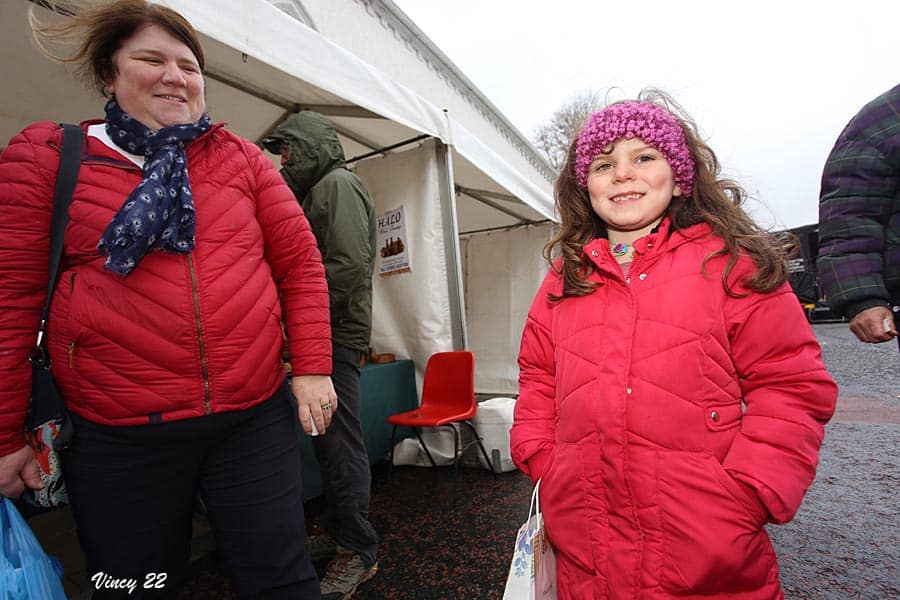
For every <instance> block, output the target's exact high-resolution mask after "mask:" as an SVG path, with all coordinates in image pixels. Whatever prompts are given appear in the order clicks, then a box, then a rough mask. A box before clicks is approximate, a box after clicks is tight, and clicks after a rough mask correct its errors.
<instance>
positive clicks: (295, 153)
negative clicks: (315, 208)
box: [269, 111, 344, 202]
mask: <svg viewBox="0 0 900 600" xmlns="http://www.w3.org/2000/svg"><path fill="white" fill-rule="evenodd" d="M269 137H272V138H277V139H280V140H283V141H285V142H286V143H287V144H288V145H289V146H290V148H291V159H290V161H288V163H287V164H286V165H284V167H282V169H281V174H282V175H283V176H284V179H285V181H287V184H288V185H289V186H290V188H291V189H292V190H293V191H294V194H296V196H297V200H299V201H300V202H303V199H304V198H306V195H307V194H308V193H309V190H310V188H312V187H313V186H314V185H316V184H317V183H318V182H319V180H321V179H322V177H324V176H325V174H326V173H328V172H329V171H332V170H334V169H337V168H339V167H343V166H344V150H343V148H341V142H340V141H339V140H338V136H337V131H335V129H334V126H333V125H332V124H331V122H330V121H329V120H328V119H326V118H325V117H324V116H322V115H320V114H319V113H316V112H311V111H303V112H299V113H297V114H294V115H291V116H290V117H288V118H287V119H285V120H284V122H283V123H281V125H279V126H278V127H277V128H276V129H275V131H273V132H272V133H271V135H270V136H269Z"/></svg>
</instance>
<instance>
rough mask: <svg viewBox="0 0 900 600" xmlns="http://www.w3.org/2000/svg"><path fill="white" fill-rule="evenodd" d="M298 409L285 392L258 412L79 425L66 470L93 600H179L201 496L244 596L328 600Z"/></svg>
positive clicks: (234, 583) (219, 548)
mask: <svg viewBox="0 0 900 600" xmlns="http://www.w3.org/2000/svg"><path fill="white" fill-rule="evenodd" d="M293 404H294V401H293V397H292V396H291V394H290V391H289V389H288V387H287V385H284V386H282V388H280V389H279V390H278V392H277V393H276V394H275V395H274V396H273V397H272V398H270V399H268V400H266V401H265V402H263V403H261V404H259V405H257V406H255V407H253V408H250V409H247V410H243V411H235V412H229V413H221V414H216V415H210V416H206V417H200V418H196V419H186V420H183V421H176V422H172V423H165V424H161V425H139V426H129V427H109V426H104V425H98V424H96V423H91V422H89V421H85V420H84V419H81V418H79V417H77V416H75V415H73V420H74V425H75V435H74V439H73V441H72V443H71V445H70V447H69V449H68V450H66V451H65V453H64V454H63V461H64V462H63V464H64V472H65V475H66V484H67V486H68V490H69V497H70V500H71V505H72V513H73V515H74V518H75V523H76V526H77V529H78V539H79V542H80V543H81V547H82V549H83V551H84V554H85V558H86V560H87V574H88V578H89V582H88V583H89V586H90V587H91V588H92V589H95V590H96V591H95V593H94V598H177V597H179V594H180V589H179V588H180V587H181V584H182V583H183V580H184V577H185V571H186V566H187V561H188V556H189V553H190V545H191V524H192V518H193V513H194V506H195V499H196V495H197V493H198V491H199V493H200V494H201V495H202V498H203V500H204V502H205V504H206V508H207V511H208V513H209V518H210V523H211V525H212V529H213V533H214V535H215V539H216V548H217V553H218V556H219V558H220V560H221V561H222V562H223V564H224V565H225V567H226V568H227V570H228V572H229V574H230V576H231V581H232V587H233V588H234V591H235V592H236V593H237V595H238V597H239V598H259V599H262V598H267V599H268V598H273V599H275V598H292V599H298V598H302V599H318V598H320V593H319V583H318V579H317V578H316V573H315V570H314V569H313V566H312V563H311V561H310V558H309V555H308V553H307V552H306V545H305V540H306V526H305V521H304V514H303V502H302V495H301V489H300V455H299V448H298V445H299V444H298V437H297V436H298V435H299V433H298V429H299V425H298V423H297V419H296V416H295V412H296V409H295V408H294V406H293ZM131 581H133V582H134V586H135V587H134V590H133V592H131V593H129V590H128V589H122V588H115V587H113V585H120V586H121V585H128V584H130V583H131Z"/></svg>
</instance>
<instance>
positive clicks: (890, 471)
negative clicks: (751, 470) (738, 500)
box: [768, 323, 900, 600]
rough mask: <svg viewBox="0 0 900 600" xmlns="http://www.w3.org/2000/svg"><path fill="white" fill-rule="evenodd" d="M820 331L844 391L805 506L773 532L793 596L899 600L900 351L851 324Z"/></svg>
mask: <svg viewBox="0 0 900 600" xmlns="http://www.w3.org/2000/svg"><path fill="white" fill-rule="evenodd" d="M814 328H815V331H816V336H817V337H818V339H819V342H820V344H821V345H822V355H823V356H824V358H825V362H826V365H827V366H828V369H829V371H830V372H831V374H832V376H833V377H834V378H835V380H836V381H837V382H838V385H839V386H840V393H839V396H838V407H837V411H836V413H835V416H834V418H833V419H832V421H831V422H830V423H829V424H828V425H827V426H826V433H825V442H824V444H823V446H822V452H821V456H820V460H819V469H818V473H817V476H816V480H815V481H814V482H813V485H812V486H811V487H810V489H809V492H808V493H807V496H806V498H805V499H804V502H803V505H802V506H801V507H800V510H799V512H798V513H797V516H796V517H795V518H794V520H793V521H792V522H791V523H788V524H787V525H772V526H769V528H768V531H769V534H770V535H771V537H772V541H773V543H774V544H775V550H776V552H777V554H778V560H779V563H780V565H781V583H782V586H783V587H784V592H785V596H786V597H787V598H789V599H794V598H797V599H806V598H810V599H820V598H821V599H829V600H830V599H835V600H839V599H841V600H843V599H857V598H860V599H873V600H881V599H895V598H900V485H898V484H900V470H898V468H897V467H898V462H900V459H898V453H897V451H898V449H900V352H898V347H897V344H896V342H888V343H884V344H877V345H870V344H863V343H861V342H859V341H857V340H856V338H855V337H853V334H851V333H850V332H849V330H848V328H847V324H846V323H834V324H820V325H816V326H815V327H814Z"/></svg>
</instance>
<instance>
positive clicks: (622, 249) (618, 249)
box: [611, 242, 631, 256]
mask: <svg viewBox="0 0 900 600" xmlns="http://www.w3.org/2000/svg"><path fill="white" fill-rule="evenodd" d="M630 248H631V246H629V245H628V244H625V243H623V242H619V243H618V244H616V245H615V246H613V247H612V248H611V252H612V254H613V256H625V255H626V254H628V250H629V249H630Z"/></svg>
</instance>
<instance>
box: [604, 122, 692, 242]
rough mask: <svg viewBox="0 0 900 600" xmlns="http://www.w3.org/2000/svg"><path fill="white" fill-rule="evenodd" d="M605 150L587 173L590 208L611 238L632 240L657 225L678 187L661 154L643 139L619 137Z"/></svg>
mask: <svg viewBox="0 0 900 600" xmlns="http://www.w3.org/2000/svg"><path fill="white" fill-rule="evenodd" d="M605 150H606V152H604V153H602V154H600V155H599V156H598V157H597V158H596V159H594V162H593V163H591V167H590V170H589V172H588V178H587V189H588V195H589V196H590V200H591V207H592V208H593V209H594V212H595V213H596V214H597V216H599V217H600V218H601V219H603V221H604V222H605V223H606V225H607V229H608V231H609V234H610V240H611V241H613V240H614V241H623V242H626V243H631V242H633V241H634V240H636V239H637V238H639V237H642V236H644V235H646V234H647V233H649V232H650V230H652V229H653V228H654V227H655V226H656V225H657V224H659V222H660V221H661V220H662V218H663V215H664V214H665V213H666V210H667V209H668V208H669V204H670V203H671V201H672V197H673V196H680V195H681V189H680V188H679V187H678V186H676V185H675V182H674V179H673V176H672V169H671V167H670V166H669V163H668V162H666V159H665V158H663V155H662V154H661V153H660V152H659V151H658V150H656V149H655V148H653V147H651V146H648V145H647V144H645V143H644V142H643V141H642V140H640V139H638V138H632V139H627V140H626V139H621V140H618V141H616V142H613V144H611V145H610V146H609V147H608V148H605ZM619 233H622V234H624V235H616V234H619Z"/></svg>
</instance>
